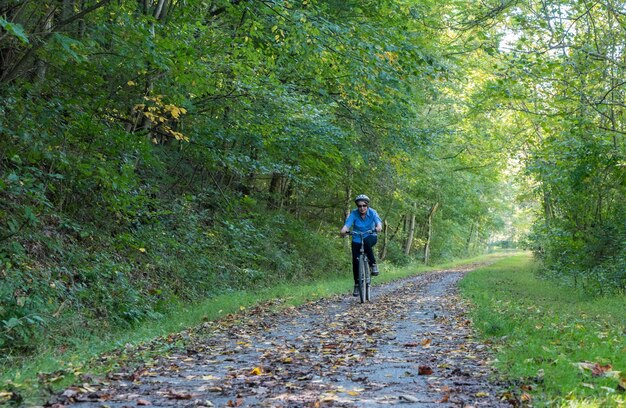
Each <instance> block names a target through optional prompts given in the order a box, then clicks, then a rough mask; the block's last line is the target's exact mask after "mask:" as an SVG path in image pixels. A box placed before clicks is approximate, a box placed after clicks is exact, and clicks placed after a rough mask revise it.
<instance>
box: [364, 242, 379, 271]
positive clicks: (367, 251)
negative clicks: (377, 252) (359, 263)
mask: <svg viewBox="0 0 626 408" xmlns="http://www.w3.org/2000/svg"><path fill="white" fill-rule="evenodd" d="M376 242H378V237H376V236H374V235H370V236H369V237H367V238H365V254H366V255H367V259H368V260H369V264H370V266H372V265H374V264H375V263H376V257H375V256H374V250H373V249H372V247H373V246H374V245H376Z"/></svg>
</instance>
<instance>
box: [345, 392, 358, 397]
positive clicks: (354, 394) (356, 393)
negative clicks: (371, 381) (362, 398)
mask: <svg viewBox="0 0 626 408" xmlns="http://www.w3.org/2000/svg"><path fill="white" fill-rule="evenodd" d="M346 394H348V395H352V396H353V397H356V396H357V395H359V393H358V392H356V391H346Z"/></svg>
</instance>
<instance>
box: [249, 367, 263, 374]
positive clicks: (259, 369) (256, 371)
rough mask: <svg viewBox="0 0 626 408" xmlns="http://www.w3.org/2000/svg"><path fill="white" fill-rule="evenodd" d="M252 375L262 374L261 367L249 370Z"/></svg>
mask: <svg viewBox="0 0 626 408" xmlns="http://www.w3.org/2000/svg"><path fill="white" fill-rule="evenodd" d="M250 374H252V375H261V374H263V369H262V368H261V367H255V368H254V369H253V370H252V371H250Z"/></svg>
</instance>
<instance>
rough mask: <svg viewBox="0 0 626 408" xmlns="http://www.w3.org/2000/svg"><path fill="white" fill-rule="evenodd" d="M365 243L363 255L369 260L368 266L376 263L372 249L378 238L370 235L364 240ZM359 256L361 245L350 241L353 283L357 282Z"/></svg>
mask: <svg viewBox="0 0 626 408" xmlns="http://www.w3.org/2000/svg"><path fill="white" fill-rule="evenodd" d="M364 241H365V255H367V259H368V260H369V264H370V266H372V265H374V264H375V263H376V258H375V257H374V251H373V250H372V247H373V246H374V245H376V242H378V237H377V236H375V235H370V236H368V237H366V238H365V239H364ZM359 255H361V243H360V242H358V243H357V242H354V241H352V274H353V275H354V283H358V282H359Z"/></svg>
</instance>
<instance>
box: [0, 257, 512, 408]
mask: <svg viewBox="0 0 626 408" xmlns="http://www.w3.org/2000/svg"><path fill="white" fill-rule="evenodd" d="M495 256H496V257H497V256H501V255H495ZM493 258H494V255H485V256H480V257H475V258H471V259H462V260H457V261H454V262H448V263H445V264H440V265H434V266H424V265H421V264H412V265H407V266H403V267H394V266H391V265H387V264H382V265H381V266H380V268H381V275H380V276H379V277H377V278H376V281H375V284H381V283H384V282H389V281H393V280H397V279H402V278H405V277H408V276H411V275H416V274H419V273H424V272H427V271H430V270H436V269H446V268H453V267H456V266H460V265H465V264H475V263H482V262H489V260H490V259H493ZM352 285H353V282H352V277H351V273H350V272H349V271H347V272H346V273H345V274H343V275H341V276H335V277H333V278H331V279H326V280H317V281H312V282H308V283H305V284H302V285H297V286H294V285H292V284H283V285H277V286H274V287H272V288H270V289H263V290H258V291H253V290H247V291H233V292H230V293H228V294H224V295H221V296H217V297H214V298H211V299H207V300H206V301H204V302H201V303H197V304H193V305H189V304H180V305H175V306H172V307H171V308H170V310H171V312H170V313H169V314H167V315H166V316H164V317H163V318H161V319H158V320H152V321H146V322H143V323H142V324H139V325H137V326H135V327H134V328H133V329H132V330H124V331H117V332H111V333H101V334H100V335H99V336H94V335H87V334H84V335H81V334H80V333H76V337H75V338H74V339H73V340H72V342H71V346H69V347H68V348H67V349H63V350H47V351H46V352H44V353H42V354H40V355H39V356H36V357H34V358H32V359H29V360H28V361H25V362H24V363H23V364H21V365H20V366H19V367H1V371H0V373H1V374H0V405H1V404H2V403H8V404H13V405H36V404H40V403H41V402H42V401H45V399H46V398H47V397H48V396H49V395H50V392H56V391H58V390H60V389H63V388H64V387H66V386H67V385H69V384H73V383H76V382H77V381H79V380H80V376H81V374H83V373H85V372H89V373H90V374H99V373H104V372H106V371H107V370H111V369H112V368H113V367H114V366H117V365H119V364H121V363H123V362H127V361H128V360H129V359H133V360H140V359H141V358H143V357H144V355H142V353H157V354H164V353H167V351H168V349H171V348H172V347H174V346H173V344H172V341H170V340H168V337H171V335H172V334H174V333H180V332H182V331H184V330H185V329H187V328H190V327H194V326H197V325H200V324H202V323H204V322H207V321H214V320H219V319H220V318H222V317H224V316H227V315H229V314H234V313H238V312H240V311H243V310H245V309H247V308H250V307H253V306H255V305H259V304H263V303H265V302H268V301H270V300H274V299H281V302H279V303H277V304H279V305H280V307H289V306H294V305H299V304H302V303H305V302H308V301H312V300H316V299H319V298H322V297H327V296H332V295H336V294H342V293H345V294H348V293H351V292H352ZM275 304H276V303H275ZM159 338H161V339H163V340H162V341H159V340H158V339H159ZM155 339H156V342H155V341H153V340H155ZM149 341H153V344H151V346H150V347H147V348H142V347H141V345H142V343H146V342H149ZM107 353H111V354H110V356H109V357H107V358H102V356H103V355H105V354H107ZM145 357H146V358H148V356H147V355H146V356H145Z"/></svg>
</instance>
